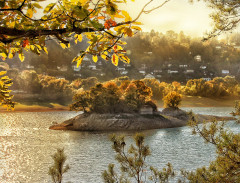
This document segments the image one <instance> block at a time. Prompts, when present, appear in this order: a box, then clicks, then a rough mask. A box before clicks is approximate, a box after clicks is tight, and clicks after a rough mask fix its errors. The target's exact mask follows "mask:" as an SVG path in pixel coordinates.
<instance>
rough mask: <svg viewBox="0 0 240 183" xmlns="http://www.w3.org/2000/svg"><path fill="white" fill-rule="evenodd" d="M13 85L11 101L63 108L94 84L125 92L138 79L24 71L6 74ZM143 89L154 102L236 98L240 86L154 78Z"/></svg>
mask: <svg viewBox="0 0 240 183" xmlns="http://www.w3.org/2000/svg"><path fill="white" fill-rule="evenodd" d="M9 74H10V75H11V76H12V77H13V79H14V81H15V82H14V84H13V86H12V87H11V89H12V90H13V92H12V93H13V94H14V95H15V97H14V99H15V100H16V101H17V102H20V103H21V101H23V100H25V101H35V102H36V101H39V102H50V103H51V102H54V103H59V104H63V105H67V104H70V103H71V100H72V97H73V96H74V94H76V93H81V92H85V91H87V90H91V88H92V87H95V86H96V84H102V85H106V83H112V84H113V83H115V84H114V85H116V86H117V87H120V88H121V89H120V90H125V89H126V88H127V86H128V85H129V83H131V82H132V83H133V82H135V81H139V80H130V79H129V78H128V77H126V76H125V77H119V78H115V79H113V80H110V81H105V82H102V83H100V82H99V80H98V79H97V78H95V77H89V78H87V79H80V78H78V79H76V80H73V81H70V80H66V79H64V78H56V77H53V76H47V75H41V74H40V75H39V74H37V73H36V72H35V71H31V70H25V71H22V72H20V73H9ZM140 81H141V82H143V83H144V85H146V86H147V87H150V88H151V91H152V94H151V97H152V99H153V100H155V101H160V100H162V99H163V97H164V96H166V95H167V94H168V93H169V92H172V91H175V92H177V93H179V94H181V95H182V96H183V97H185V96H197V97H206V98H211V99H220V98H222V99H223V100H224V99H225V98H238V97H239V96H240V83H239V82H238V81H237V80H236V79H235V78H234V77H231V76H226V77H217V78H214V79H212V80H210V81H205V80H204V79H191V80H189V81H188V82H187V83H186V84H182V83H179V82H176V81H175V82H172V83H166V82H160V81H159V80H157V79H142V80H140Z"/></svg>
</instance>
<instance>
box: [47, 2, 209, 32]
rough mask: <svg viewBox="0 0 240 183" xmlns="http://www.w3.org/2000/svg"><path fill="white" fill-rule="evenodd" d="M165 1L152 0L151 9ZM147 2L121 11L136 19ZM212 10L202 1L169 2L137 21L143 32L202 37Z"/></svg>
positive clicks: (126, 5) (207, 29)
mask: <svg viewBox="0 0 240 183" xmlns="http://www.w3.org/2000/svg"><path fill="white" fill-rule="evenodd" d="M55 1H56V0H47V1H45V2H43V6H44V5H46V4H49V3H51V2H55ZM164 1H165V0H153V2H152V3H151V6H149V9H151V7H156V6H158V5H160V4H162V3H163V2H164ZM147 2H148V0H135V2H132V1H131V0H128V1H127V4H123V5H121V7H120V8H121V9H126V10H127V11H128V12H129V14H130V15H131V16H132V18H135V17H137V15H138V13H139V12H140V11H141V9H142V8H143V6H144V5H145V4H146V3H147ZM212 11H213V10H212V9H210V8H208V7H207V5H206V3H204V2H203V1H200V2H194V3H189V0H170V1H169V2H168V3H166V4H165V5H164V6H163V7H161V8H159V9H157V10H155V11H153V12H151V13H150V14H143V15H142V16H141V17H140V19H139V21H141V22H142V23H143V24H144V25H142V26H141V27H142V29H143V31H151V30H152V29H154V30H155V31H159V32H166V31H168V30H173V31H175V32H180V31H184V32H185V34H187V35H191V36H203V35H204V33H205V32H206V31H209V30H211V19H210V17H209V15H210V13H211V12H212Z"/></svg>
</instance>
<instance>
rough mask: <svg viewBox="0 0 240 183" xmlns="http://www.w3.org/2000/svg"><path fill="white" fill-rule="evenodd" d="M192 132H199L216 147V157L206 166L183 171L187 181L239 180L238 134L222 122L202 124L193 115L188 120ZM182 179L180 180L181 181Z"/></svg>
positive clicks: (221, 181)
mask: <svg viewBox="0 0 240 183" xmlns="http://www.w3.org/2000/svg"><path fill="white" fill-rule="evenodd" d="M189 124H190V126H191V127H192V129H193V131H192V132H193V134H199V135H200V136H201V137H203V138H204V140H205V142H207V143H211V144H213V145H214V146H215V147H216V153H217V157H216V160H214V161H212V162H211V163H210V165H209V166H208V167H202V168H198V169H197V170H196V171H192V172H188V171H183V172H182V174H183V175H184V177H185V179H187V180H188V182H203V183H215V182H219V183H225V182H239V181H240V176H239V173H240V172H239V170H240V144H239V142H240V134H234V133H233V132H230V131H228V130H226V127H225V126H224V125H225V123H224V122H217V121H212V122H211V123H204V124H203V125H202V126H200V125H199V124H198V121H197V119H196V117H195V116H194V115H192V116H191V121H190V122H189ZM183 181H184V179H183V180H182V181H181V182H183Z"/></svg>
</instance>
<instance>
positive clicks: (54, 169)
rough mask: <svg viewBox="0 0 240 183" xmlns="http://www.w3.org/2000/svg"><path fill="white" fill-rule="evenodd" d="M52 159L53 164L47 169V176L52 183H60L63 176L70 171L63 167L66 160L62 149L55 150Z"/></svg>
mask: <svg viewBox="0 0 240 183" xmlns="http://www.w3.org/2000/svg"><path fill="white" fill-rule="evenodd" d="M52 159H53V161H54V163H53V165H52V166H51V167H49V171H48V175H50V176H51V178H52V181H53V183H62V179H63V174H65V173H66V172H67V171H68V170H69V169H70V167H69V165H64V164H65V162H66V160H67V157H66V155H65V153H64V149H57V152H56V153H55V154H54V155H53V156H52Z"/></svg>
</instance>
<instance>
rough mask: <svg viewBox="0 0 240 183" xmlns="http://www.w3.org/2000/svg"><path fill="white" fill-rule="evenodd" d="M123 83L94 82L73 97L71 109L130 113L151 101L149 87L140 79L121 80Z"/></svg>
mask: <svg viewBox="0 0 240 183" xmlns="http://www.w3.org/2000/svg"><path fill="white" fill-rule="evenodd" d="M123 83H125V84H126V86H124V87H123V85H120V86H117V84H116V83H115V82H114V81H108V82H106V83H104V84H100V83H99V84H96V85H95V87H92V88H91V89H90V90H87V91H79V93H76V95H75V96H74V97H73V100H74V101H75V102H74V103H73V104H71V105H70V109H71V110H77V111H78V110H84V111H85V112H96V113H122V112H126V113H129V112H130V113H132V112H138V111H139V110H140V108H141V107H142V106H143V105H145V104H146V103H147V102H149V101H151V96H152V92H151V88H149V87H147V86H146V85H145V84H144V83H143V82H142V81H137V80H136V81H131V82H130V81H128V82H127V80H123Z"/></svg>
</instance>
